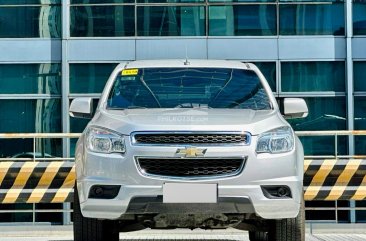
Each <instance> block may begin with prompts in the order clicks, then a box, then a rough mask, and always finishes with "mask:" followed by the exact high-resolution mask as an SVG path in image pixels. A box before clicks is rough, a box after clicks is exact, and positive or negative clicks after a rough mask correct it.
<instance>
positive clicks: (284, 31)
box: [280, 3, 345, 35]
mask: <svg viewBox="0 0 366 241" xmlns="http://www.w3.org/2000/svg"><path fill="white" fill-rule="evenodd" d="M344 24H345V19H344V4H343V3H329V4H283V5H280V35H344Z"/></svg>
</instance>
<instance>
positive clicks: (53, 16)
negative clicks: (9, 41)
mask: <svg viewBox="0 0 366 241" xmlns="http://www.w3.org/2000/svg"><path fill="white" fill-rule="evenodd" d="M0 38H61V6H52V5H51V6H47V5H43V6H27V7H24V6H19V7H0Z"/></svg>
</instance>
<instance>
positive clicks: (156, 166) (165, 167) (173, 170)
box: [137, 157, 245, 178]
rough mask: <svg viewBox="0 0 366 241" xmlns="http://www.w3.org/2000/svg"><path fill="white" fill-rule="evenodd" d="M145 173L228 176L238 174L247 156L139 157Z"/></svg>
mask: <svg viewBox="0 0 366 241" xmlns="http://www.w3.org/2000/svg"><path fill="white" fill-rule="evenodd" d="M137 164H138V166H139V168H140V171H141V172H142V173H143V174H147V175H154V176H161V177H172V178H199V177H207V178H209V177H227V176H235V175H238V174H239V173H240V172H241V171H242V169H243V167H244V164H245V158H145V157H144V158H142V157H140V158H137Z"/></svg>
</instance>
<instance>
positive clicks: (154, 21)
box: [137, 6, 205, 36]
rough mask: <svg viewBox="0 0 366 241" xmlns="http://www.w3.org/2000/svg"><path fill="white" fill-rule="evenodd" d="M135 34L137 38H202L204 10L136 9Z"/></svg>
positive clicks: (189, 8) (150, 7) (177, 8)
mask: <svg viewBox="0 0 366 241" xmlns="http://www.w3.org/2000/svg"><path fill="white" fill-rule="evenodd" d="M137 33H138V35H139V36H203V35H205V8H204V7H185V6H180V7H179V6H177V7H168V6H149V7H138V8H137Z"/></svg>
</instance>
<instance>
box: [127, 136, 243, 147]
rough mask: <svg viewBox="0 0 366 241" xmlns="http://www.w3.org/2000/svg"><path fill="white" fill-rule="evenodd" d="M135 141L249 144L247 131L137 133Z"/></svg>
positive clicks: (160, 143) (147, 142)
mask: <svg viewBox="0 0 366 241" xmlns="http://www.w3.org/2000/svg"><path fill="white" fill-rule="evenodd" d="M134 139H135V140H134V142H135V143H138V144H153V145H154V144H158V145H164V144H244V145H247V144H249V141H250V136H249V134H247V133H238V134H224V133H217V134H195V133H193V134H187V133H163V134H161V133H147V134H135V135H134Z"/></svg>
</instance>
